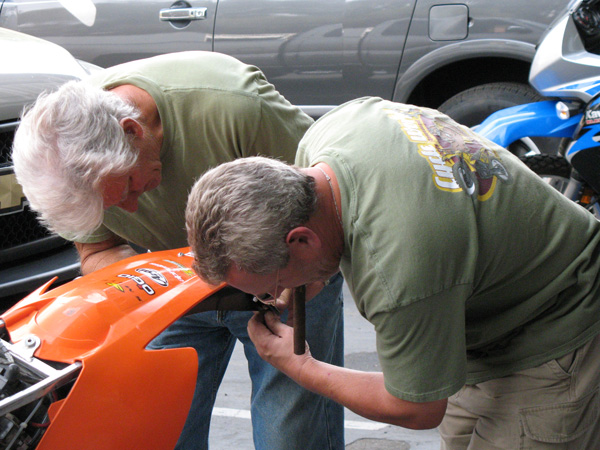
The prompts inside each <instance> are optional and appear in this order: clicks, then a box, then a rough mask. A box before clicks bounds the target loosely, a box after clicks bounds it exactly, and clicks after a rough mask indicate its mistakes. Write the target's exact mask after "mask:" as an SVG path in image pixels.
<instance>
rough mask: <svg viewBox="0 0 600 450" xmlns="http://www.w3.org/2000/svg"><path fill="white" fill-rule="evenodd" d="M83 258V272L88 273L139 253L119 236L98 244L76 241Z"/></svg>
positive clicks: (80, 255)
mask: <svg viewBox="0 0 600 450" xmlns="http://www.w3.org/2000/svg"><path fill="white" fill-rule="evenodd" d="M75 247H76V248H77V251H78V252H79V257H80V259H81V273H82V274H83V275H87V274H89V273H92V272H95V271H96V270H99V269H102V268H103V267H106V266H108V265H110V264H113V263H115V262H117V261H121V260H122V259H125V258H129V257H130V256H134V255H136V254H137V253H136V252H135V250H134V249H133V248H131V246H130V245H128V244H127V243H126V242H125V241H124V240H122V239H119V238H114V239H110V240H108V241H104V242H99V243H97V244H81V243H75Z"/></svg>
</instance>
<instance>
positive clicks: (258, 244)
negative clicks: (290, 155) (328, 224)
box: [185, 157, 317, 284]
mask: <svg viewBox="0 0 600 450" xmlns="http://www.w3.org/2000/svg"><path fill="white" fill-rule="evenodd" d="M316 208H317V197H316V193H315V180H314V178H313V177H311V176H309V175H305V174H304V173H302V172H301V171H300V170H298V168H297V167H293V166H289V165H287V164H285V163H283V162H281V161H278V160H275V159H269V158H263V157H250V158H240V159H237V160H235V161H232V162H228V163H225V164H222V165H220V166H218V167H216V168H214V169H212V170H210V171H208V172H206V174H204V176H202V177H201V178H200V179H199V180H198V181H197V182H196V184H195V185H194V187H193V188H192V191H191V193H190V196H189V198H188V205H187V210H186V216H185V217H186V227H187V233H188V241H189V244H190V246H191V247H192V251H193V252H194V254H195V262H194V270H195V271H196V272H197V273H198V275H199V276H200V277H201V278H203V279H204V280H205V281H207V282H209V283H211V284H218V283H221V282H222V281H224V279H225V276H226V274H227V271H228V270H229V267H230V266H231V264H232V263H233V264H236V266H237V267H238V268H239V269H240V270H244V271H246V272H248V273H255V274H266V273H270V272H273V271H275V270H277V269H280V268H283V267H285V266H286V265H287V263H288V260H289V251H288V248H287V245H286V241H285V238H286V236H287V234H288V232H289V231H290V230H292V229H293V228H295V227H298V226H300V225H302V224H303V223H306V222H307V221H308V219H309V218H310V216H311V215H312V214H313V213H314V212H315V210H316Z"/></svg>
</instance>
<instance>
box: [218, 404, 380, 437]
mask: <svg viewBox="0 0 600 450" xmlns="http://www.w3.org/2000/svg"><path fill="white" fill-rule="evenodd" d="M213 416H221V417H235V418H237V419H250V411H248V410H245V409H233V408H213ZM387 426H388V425H387V424H385V423H379V422H371V421H368V422H367V421H357V420H346V421H345V422H344V427H345V428H348V429H351V430H367V431H376V430H381V429H382V428H385V427H387Z"/></svg>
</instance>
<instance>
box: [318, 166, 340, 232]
mask: <svg viewBox="0 0 600 450" xmlns="http://www.w3.org/2000/svg"><path fill="white" fill-rule="evenodd" d="M315 168H317V169H319V170H320V171H321V172H323V175H325V179H326V180H327V183H328V184H329V189H331V197H332V198H333V205H334V206H335V214H336V215H337V219H338V221H339V223H340V227H342V230H343V229H344V225H343V224H342V216H341V214H340V210H339V208H338V204H337V201H336V199H335V191H334V190H333V185H332V184H331V178H330V177H329V175H327V172H325V171H324V170H323V169H321V168H320V167H319V166H315Z"/></svg>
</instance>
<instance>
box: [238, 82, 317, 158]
mask: <svg viewBox="0 0 600 450" xmlns="http://www.w3.org/2000/svg"><path fill="white" fill-rule="evenodd" d="M257 83H258V85H259V88H258V91H259V98H260V122H259V124H258V129H257V133H256V139H255V141H254V143H253V145H252V150H251V151H252V153H253V154H254V155H261V156H267V157H274V158H277V159H280V160H283V161H285V162H287V163H289V164H292V163H294V160H295V157H296V151H297V149H298V143H299V142H300V140H301V139H302V136H304V133H305V132H306V130H308V128H309V127H310V126H311V125H312V124H313V119H311V118H310V117H309V116H308V115H306V114H305V113H304V112H303V111H302V110H301V109H300V108H298V107H297V106H294V105H292V104H291V103H290V102H288V101H287V100H286V99H285V98H284V97H283V96H282V95H281V94H280V93H279V92H278V91H277V90H276V89H275V87H274V86H273V85H272V84H270V83H268V82H267V80H266V79H265V78H264V76H263V75H262V74H261V75H259V76H258V81H257ZM245 156H251V155H245Z"/></svg>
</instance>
